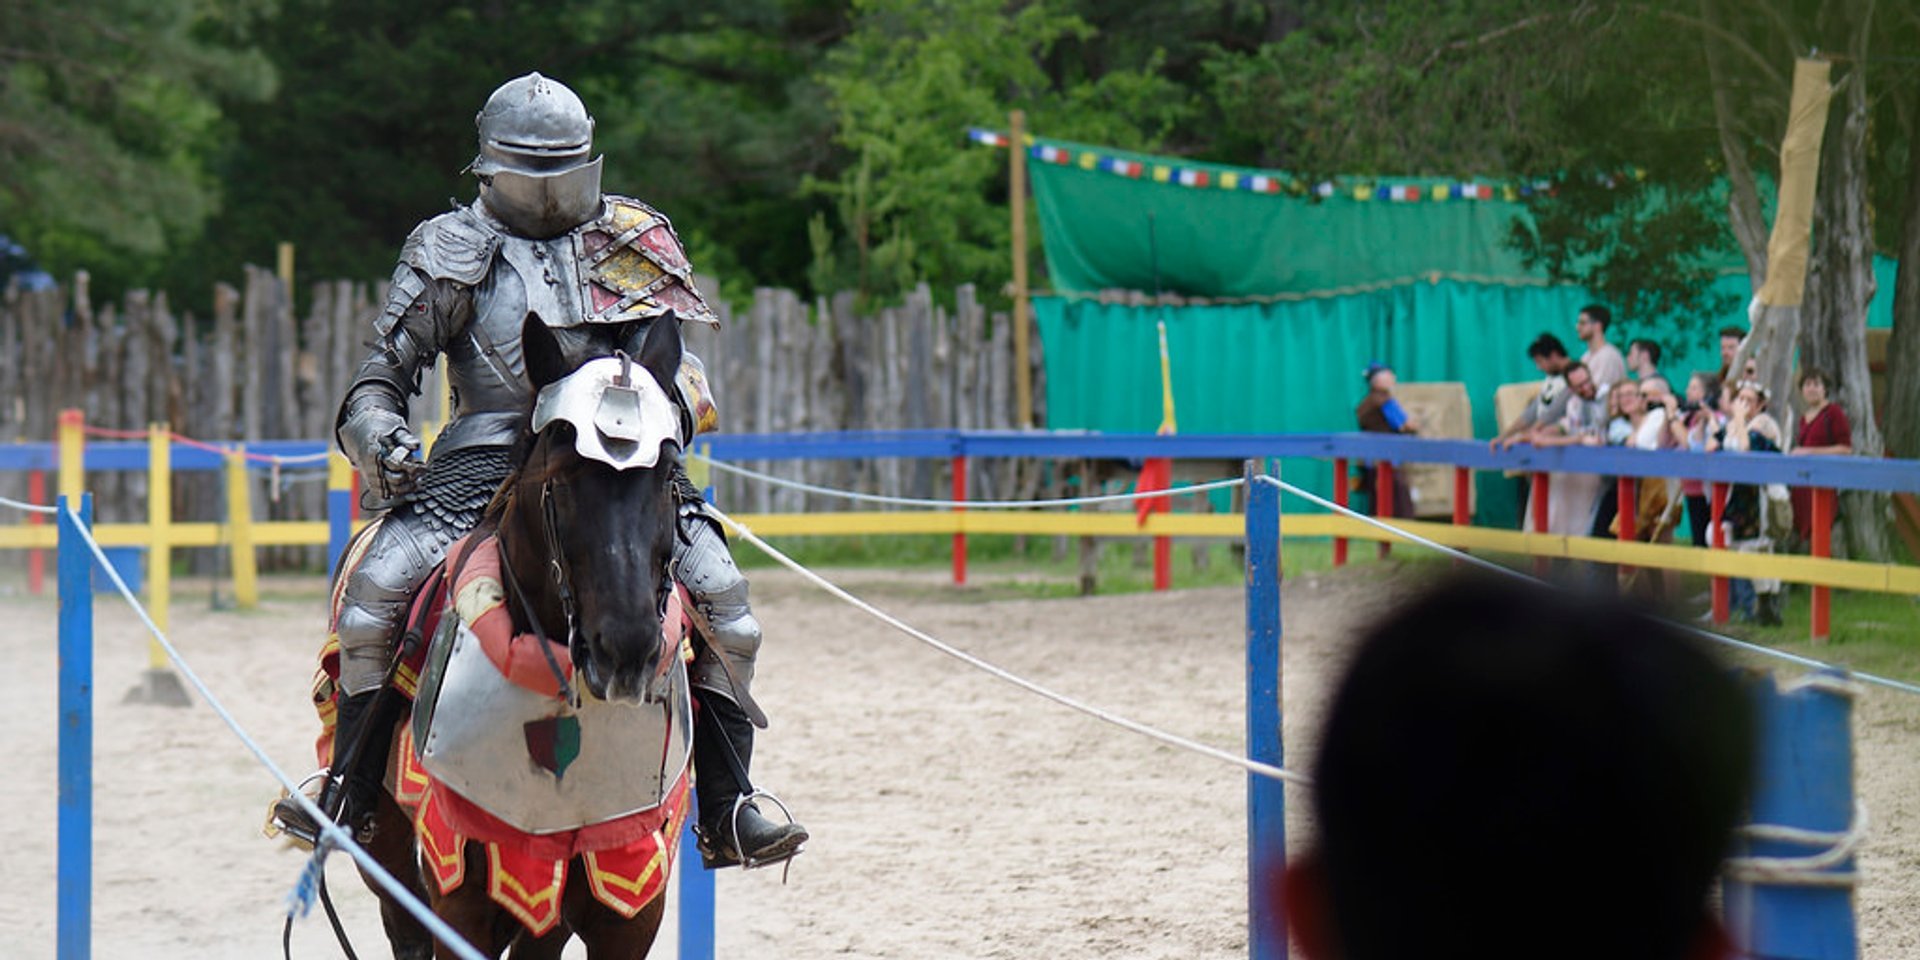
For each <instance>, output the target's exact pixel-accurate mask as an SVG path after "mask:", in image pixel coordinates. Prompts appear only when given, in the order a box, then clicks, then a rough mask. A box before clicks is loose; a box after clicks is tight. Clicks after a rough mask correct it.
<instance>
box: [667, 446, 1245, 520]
mask: <svg viewBox="0 0 1920 960" xmlns="http://www.w3.org/2000/svg"><path fill="white" fill-rule="evenodd" d="M688 458H689V459H693V460H699V461H701V462H702V463H705V464H707V465H708V466H711V467H712V468H713V469H715V470H718V471H720V472H721V473H731V474H733V475H734V476H738V477H745V478H747V479H749V480H758V481H760V482H761V483H765V484H768V485H771V486H775V487H785V488H787V489H789V490H798V491H801V492H803V493H815V494H819V495H820V496H823V497H838V498H839V499H842V500H851V501H853V502H856V503H877V504H884V505H886V506H894V507H932V508H934V509H937V510H938V509H951V508H955V507H965V508H967V509H969V510H1022V509H1031V508H1036V507H1079V506H1088V505H1091V504H1098V503H1121V502H1124V501H1128V500H1158V499H1161V498H1164V497H1177V496H1181V495H1183V494H1189V493H1205V492H1207V491H1209V490H1224V489H1227V488H1229V487H1238V486H1241V485H1243V484H1245V483H1246V482H1247V480H1246V478H1245V477H1232V478H1229V479H1225V480H1210V481H1208V482H1206V483H1196V484H1192V485H1190V486H1184V487H1169V488H1167V489H1165V490H1148V491H1145V492H1139V491H1136V492H1133V493H1110V494H1102V495H1099V496H1092V497H1062V498H1060V499H1057V500H936V499H930V498H925V497H889V496H883V495H881V494H877V493H858V492H855V491H852V490H840V489H836V488H834V487H822V486H817V485H815V484H811V483H805V482H802V481H799V480H788V479H786V478H784V477H776V476H774V475H772V474H770V473H761V472H760V471H758V470H749V469H747V468H746V467H741V466H735V465H734V464H731V463H726V462H723V461H720V460H715V459H713V458H712V457H705V456H701V455H700V454H697V453H695V454H688Z"/></svg>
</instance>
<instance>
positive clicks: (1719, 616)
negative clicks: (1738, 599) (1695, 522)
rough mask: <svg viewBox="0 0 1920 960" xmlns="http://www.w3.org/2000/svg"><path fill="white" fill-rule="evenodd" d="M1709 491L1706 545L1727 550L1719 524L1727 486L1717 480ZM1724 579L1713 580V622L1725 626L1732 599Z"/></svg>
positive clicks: (1724, 530)
mask: <svg viewBox="0 0 1920 960" xmlns="http://www.w3.org/2000/svg"><path fill="white" fill-rule="evenodd" d="M1709 489H1710V495H1711V498H1712V508H1711V509H1710V510H1708V511H1707V517H1708V519H1707V543H1708V544H1710V545H1711V546H1712V547H1713V549H1715V550H1725V549H1726V548H1727V528H1726V526H1725V525H1724V524H1723V523H1722V522H1721V521H1722V519H1723V518H1724V517H1725V516H1726V514H1727V485H1726V484H1725V483H1723V482H1721V481H1719V480H1715V481H1713V485H1712V487H1710V488H1709ZM1728 587H1729V584H1728V583H1727V578H1726V577H1714V578H1713V622H1714V623H1715V624H1717V625H1718V624H1725V623H1726V622H1727V615H1728V613H1729V608H1730V607H1731V606H1732V599H1731V597H1730V596H1729V593H1728Z"/></svg>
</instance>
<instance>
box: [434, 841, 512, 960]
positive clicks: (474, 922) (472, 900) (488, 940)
mask: <svg viewBox="0 0 1920 960" xmlns="http://www.w3.org/2000/svg"><path fill="white" fill-rule="evenodd" d="M461 856H463V857H465V858H466V861H467V879H466V882H464V883H462V884H460V885H459V886H457V887H455V888H453V892H451V893H447V894H444V895H436V896H435V897H434V899H433V912H434V913H436V914H438V915H439V917H440V919H442V920H445V921H446V922H447V926H449V927H452V928H453V932H454V933H457V934H459V935H460V937H461V939H463V940H465V941H467V942H468V943H470V944H472V945H473V948H474V949H476V950H478V951H480V952H481V953H482V954H485V955H486V956H489V957H498V956H499V955H500V954H501V952H502V951H504V950H506V949H507V945H508V944H510V943H512V942H513V938H514V936H515V934H517V933H519V932H520V931H521V930H522V927H521V926H520V921H518V920H515V919H514V918H513V915H512V914H509V913H508V912H506V911H505V910H502V909H500V908H499V907H498V906H496V905H495V904H494V902H493V900H492V898H490V897H488V896H487V881H486V870H487V867H486V863H487V848H486V847H484V846H481V845H480V844H479V843H477V842H475V841H472V840H469V841H467V845H466V848H465V849H464V850H463V851H461ZM433 956H434V958H435V960H455V958H456V956H457V955H456V954H455V953H454V952H453V948H451V947H449V946H447V945H446V944H444V943H439V942H436V943H435V944H434V948H433Z"/></svg>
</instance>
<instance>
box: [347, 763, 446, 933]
mask: <svg viewBox="0 0 1920 960" xmlns="http://www.w3.org/2000/svg"><path fill="white" fill-rule="evenodd" d="M367 852H368V853H370V854H372V855H373V858H374V860H375V861H377V862H378V863H379V864H380V866H382V867H384V868H386V871H387V872H388V873H390V874H393V876H394V878H395V879H397V880H399V881H400V882H401V883H402V884H405V885H406V888H407V891H408V892H409V893H412V894H413V895H414V896H415V897H416V898H418V899H419V900H420V902H421V903H427V902H428V898H427V886H426V883H425V881H424V879H423V878H422V877H421V875H420V858H419V855H418V853H417V852H416V851H415V848H414V837H413V821H412V819H411V818H409V817H408V816H407V812H406V811H405V810H403V809H401V807H400V805H399V804H398V803H395V802H394V799H393V797H392V796H390V795H388V794H387V793H386V792H385V791H381V793H380V802H379V806H378V808H376V809H375V810H374V814H373V839H372V840H371V841H370V842H369V843H368V844H367ZM361 880H362V881H364V882H365V883H366V884H367V886H368V887H369V888H371V889H372V890H373V892H374V893H375V894H376V895H378V896H379V898H380V925H381V926H382V927H384V928H385V929H386V931H387V943H388V945H389V946H391V947H392V948H393V957H394V960H428V958H429V957H431V956H433V935H432V934H430V933H428V932H427V928H426V927H423V926H421V925H420V921H418V920H416V919H414V916H413V914H411V913H409V912H407V909H406V908H405V907H402V906H401V905H400V904H399V903H398V902H396V901H395V900H394V899H393V897H392V896H391V895H389V894H388V893H387V891H386V890H385V889H384V888H382V887H381V886H379V885H378V884H376V883H374V882H373V881H372V880H371V879H369V878H368V877H367V876H366V871H364V870H363V871H361Z"/></svg>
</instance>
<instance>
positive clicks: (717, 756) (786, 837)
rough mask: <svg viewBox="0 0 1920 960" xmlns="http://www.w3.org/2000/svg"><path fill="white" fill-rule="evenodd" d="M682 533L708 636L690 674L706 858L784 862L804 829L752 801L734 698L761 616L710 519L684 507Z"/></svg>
mask: <svg viewBox="0 0 1920 960" xmlns="http://www.w3.org/2000/svg"><path fill="white" fill-rule="evenodd" d="M680 534H681V535H680V537H679V538H677V539H676V541H675V551H676V556H675V561H676V564H675V566H676V568H677V569H678V570H679V574H680V580H681V582H682V583H684V584H686V587H687V592H688V593H689V594H690V595H691V596H692V598H693V602H694V605H695V606H696V607H698V608H699V610H700V613H701V615H702V616H703V617H705V619H706V621H707V625H708V628H709V631H710V633H711V636H709V637H708V638H707V642H706V643H703V644H701V645H700V647H699V648H698V650H697V652H696V653H695V654H694V661H693V676H692V681H693V685H694V687H695V689H696V691H697V696H698V697H699V707H698V709H697V711H696V719H695V722H694V729H693V765H694V770H695V772H696V773H697V775H698V784H699V788H698V791H697V793H698V801H699V819H698V821H697V825H698V832H699V835H700V852H701V855H702V860H703V862H705V864H706V865H707V867H708V868H710V869H711V868H717V867H730V866H734V865H736V864H742V863H744V864H746V865H749V866H759V865H762V864H767V863H775V862H779V861H781V860H785V859H787V858H788V857H791V856H793V855H794V854H795V853H798V852H799V850H800V846H801V844H803V843H805V842H806V841H807V830H806V828H805V827H802V826H801V825H799V824H797V823H791V822H789V823H777V822H775V821H773V820H769V819H768V818H767V817H765V816H764V815H762V813H761V810H760V808H759V806H758V805H757V804H756V803H754V802H753V801H752V799H751V798H752V797H753V795H754V792H755V791H754V788H753V783H752V781H751V780H750V779H749V777H748V774H747V769H748V767H749V765H750V764H751V762H752V760H753V723H752V721H750V720H749V719H748V718H747V714H746V711H745V710H743V709H741V707H740V704H739V703H738V702H737V697H738V696H741V695H745V694H746V688H747V687H748V686H749V685H750V684H751V683H752V682H753V667H754V660H755V658H756V657H757V656H758V655H759V652H760V621H759V620H758V619H756V618H755V617H754V615H753V609H752V608H751V607H750V606H749V605H748V602H747V578H746V577H744V576H742V575H741V573H740V568H739V567H737V566H735V565H734V562H733V555H732V553H731V552H730V551H728V549H727V541H726V538H725V537H723V536H721V534H720V530H719V528H718V527H717V526H715V524H714V523H713V521H712V520H711V519H709V518H707V517H706V516H704V515H702V514H700V513H699V512H698V511H697V509H690V510H687V511H685V512H683V513H682V515H681V529H680ZM722 658H725V659H724V660H723V659H722ZM736 685H737V688H736ZM743 797H745V798H747V799H746V800H744V801H743V800H742V798H743Z"/></svg>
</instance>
